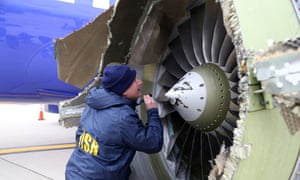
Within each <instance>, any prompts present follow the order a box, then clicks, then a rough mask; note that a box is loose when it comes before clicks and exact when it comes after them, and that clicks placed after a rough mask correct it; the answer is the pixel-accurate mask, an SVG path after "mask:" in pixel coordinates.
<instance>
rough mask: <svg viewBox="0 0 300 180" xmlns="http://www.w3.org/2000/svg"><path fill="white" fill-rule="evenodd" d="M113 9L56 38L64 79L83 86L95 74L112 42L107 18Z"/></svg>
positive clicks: (61, 72)
mask: <svg viewBox="0 0 300 180" xmlns="http://www.w3.org/2000/svg"><path fill="white" fill-rule="evenodd" d="M112 12H113V7H111V8H110V9H108V10H107V11H105V12H104V13H103V14H101V15H100V16H98V17H97V18H96V19H95V20H94V22H92V23H90V24H88V25H86V26H85V27H84V28H82V29H80V30H78V31H75V32H74V33H72V34H70V35H69V36H67V37H65V38H63V39H56V41H55V58H56V59H57V61H58V76H59V79H60V80H62V81H64V82H66V83H69V84H72V85H74V86H77V87H80V88H82V87H84V86H86V84H87V83H88V82H90V81H91V79H93V78H94V77H95V75H96V73H97V70H98V69H99V65H100V62H101V55H102V53H103V52H104V51H105V48H106V47H107V44H108V41H107V36H108V27H107V21H108V19H110V18H111V15H112Z"/></svg>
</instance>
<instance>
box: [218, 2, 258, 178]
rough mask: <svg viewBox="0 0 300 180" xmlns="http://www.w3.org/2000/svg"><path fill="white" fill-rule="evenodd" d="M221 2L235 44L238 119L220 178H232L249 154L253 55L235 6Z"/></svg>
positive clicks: (228, 30) (232, 3)
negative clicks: (250, 62)
mask: <svg viewBox="0 0 300 180" xmlns="http://www.w3.org/2000/svg"><path fill="white" fill-rule="evenodd" d="M216 2H217V3H220V4H221V9H222V12H223V21H224V26H225V29H226V31H227V33H228V35H229V36H230V37H231V38H232V42H233V44H234V46H235V50H236V54H237V63H238V68H239V71H238V76H239V78H240V81H239V93H240V95H239V104H240V109H239V119H238V120H237V128H235V129H234V131H233V133H234V137H233V145H232V146H230V150H229V151H230V152H229V157H228V158H227V160H226V162H225V168H224V170H223V175H222V177H221V179H224V180H228V179H232V178H233V176H234V173H235V171H236V169H237V166H238V164H239V162H240V160H242V159H245V158H247V157H248V156H249V154H250V150H251V146H250V145H247V144H243V142H242V140H243V135H244V121H245V119H246V117H247V113H248V107H249V101H250V99H249V95H248V92H249V86H248V84H249V74H248V73H249V72H248V69H247V60H248V59H250V58H252V57H253V56H254V53H253V52H251V51H247V50H246V49H245V47H244V45H243V39H242V34H241V30H240V23H239V19H238V16H237V12H236V8H235V5H234V2H233V0H216Z"/></svg>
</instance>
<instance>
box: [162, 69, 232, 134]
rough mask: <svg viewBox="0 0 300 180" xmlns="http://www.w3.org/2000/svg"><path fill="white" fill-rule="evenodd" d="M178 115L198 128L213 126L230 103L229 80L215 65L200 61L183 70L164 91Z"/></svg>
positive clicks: (218, 121)
mask: <svg viewBox="0 0 300 180" xmlns="http://www.w3.org/2000/svg"><path fill="white" fill-rule="evenodd" d="M166 97H167V98H168V99H169V102H170V103H171V104H172V105H173V107H174V108H175V109H176V111H177V112H178V113H179V114H180V116H181V117H182V118H183V119H184V120H185V121H186V122H188V123H189V124H190V125H191V126H193V127H195V128H197V129H200V130H201V131H212V130H214V129H216V128H217V127H218V126H219V125H220V124H221V123H222V122H223V121H224V120H225V118H226V114H227V111H228V109H229V105H230V90H229V82H228V79H227V77H226V75H225V73H224V72H223V71H222V70H221V69H220V68H219V67H218V66H217V65H215V64H202V65H200V66H197V67H195V68H194V69H193V70H191V71H189V72H188V73H186V74H185V75H184V76H183V77H182V78H181V79H180V80H179V81H178V82H177V83H176V84H175V85H173V87H172V88H171V89H170V90H169V91H168V92H167V93H166Z"/></svg>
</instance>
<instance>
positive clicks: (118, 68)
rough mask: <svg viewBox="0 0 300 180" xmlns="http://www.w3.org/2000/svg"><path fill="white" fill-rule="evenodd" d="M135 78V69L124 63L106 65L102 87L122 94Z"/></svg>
mask: <svg viewBox="0 0 300 180" xmlns="http://www.w3.org/2000/svg"><path fill="white" fill-rule="evenodd" d="M135 78H136V71H135V70H134V69H132V68H130V67H128V66H126V65H108V66H106V67H105V68H104V73H103V77H102V86H103V88H105V89H107V90H109V91H112V92H114V93H116V94H119V95H122V94H123V92H125V91H126V90H127V89H128V88H129V87H130V85H131V84H132V82H133V81H134V80H135Z"/></svg>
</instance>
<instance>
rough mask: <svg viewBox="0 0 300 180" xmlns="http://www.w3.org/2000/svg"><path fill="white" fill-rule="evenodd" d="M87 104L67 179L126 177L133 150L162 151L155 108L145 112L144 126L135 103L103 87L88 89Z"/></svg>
mask: <svg viewBox="0 0 300 180" xmlns="http://www.w3.org/2000/svg"><path fill="white" fill-rule="evenodd" d="M86 104H87V107H86V108H85V110H84V112H83V114H82V116H81V119H80V126H79V127H78V129H77V132H76V143H77V146H76V148H75V149H74V151H73V153H72V155H71V157H70V159H69V161H68V163H67V167H66V174H65V175H66V179H67V180H80V179H85V180H86V179H99V180H100V179H103V180H122V179H124V180H126V179H128V177H129V174H130V163H131V161H132V159H133V157H134V155H135V152H136V151H142V152H146V153H156V152H159V151H160V150H161V147H162V143H163V129H162V124H161V121H160V119H159V116H158V110H157V109H150V110H148V111H147V116H148V122H147V124H146V125H144V124H143V123H142V122H141V120H140V119H139V117H138V115H137V113H136V112H135V105H136V103H135V102H133V101H130V100H129V99H127V98H125V97H123V96H119V95H117V94H115V93H113V92H108V91H106V90H105V89H103V88H102V87H95V88H92V89H91V90H90V91H89V93H88V95H87V97H86Z"/></svg>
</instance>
